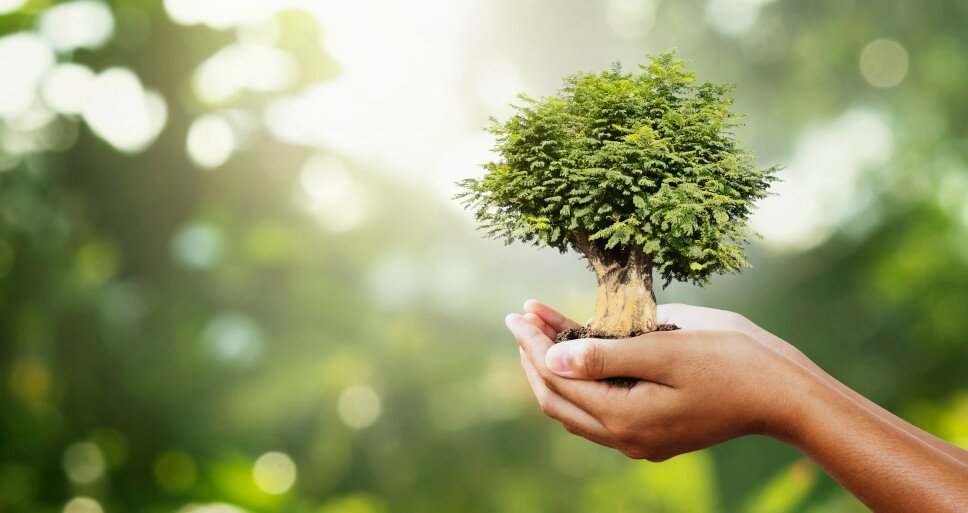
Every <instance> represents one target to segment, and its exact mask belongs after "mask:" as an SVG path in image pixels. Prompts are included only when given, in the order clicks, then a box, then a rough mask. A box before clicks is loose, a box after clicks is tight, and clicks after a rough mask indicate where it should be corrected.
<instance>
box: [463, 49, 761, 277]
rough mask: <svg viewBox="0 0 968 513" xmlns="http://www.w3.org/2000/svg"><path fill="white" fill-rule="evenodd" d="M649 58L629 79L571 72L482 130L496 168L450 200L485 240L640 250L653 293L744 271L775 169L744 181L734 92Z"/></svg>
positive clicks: (614, 73) (745, 156)
mask: <svg viewBox="0 0 968 513" xmlns="http://www.w3.org/2000/svg"><path fill="white" fill-rule="evenodd" d="M649 57H650V62H649V63H648V64H644V65H640V66H639V72H638V73H629V72H625V71H623V69H622V67H621V66H620V65H619V64H618V63H616V64H615V65H613V67H612V68H611V69H610V70H608V71H604V72H601V73H586V72H579V73H575V74H573V75H570V76H568V77H566V78H565V79H564V85H563V87H562V88H561V89H560V91H559V92H558V94H557V95H556V96H551V97H547V98H533V97H530V96H528V95H525V94H521V95H519V96H518V98H519V99H520V100H521V102H522V104H521V105H514V106H513V107H514V110H515V113H514V114H513V115H512V116H511V117H510V119H508V120H507V121H504V122H499V121H497V120H495V119H494V118H491V122H492V124H491V126H490V128H489V129H488V130H489V131H490V132H491V133H492V134H494V135H495V136H496V137H497V146H496V148H495V151H496V152H497V154H498V155H499V156H500V158H499V159H498V160H496V161H494V162H489V163H486V164H484V165H483V168H484V169H485V173H484V175H483V176H482V177H481V178H479V179H476V178H469V179H465V180H462V181H460V182H458V185H459V186H460V187H461V188H462V192H461V193H459V194H458V195H457V198H458V199H461V200H462V201H463V203H464V205H465V206H466V207H467V208H469V209H471V210H472V211H473V213H474V215H475V217H476V219H477V220H478V221H479V222H480V223H481V228H482V229H484V230H486V232H487V234H488V235H489V236H491V237H495V238H499V239H502V240H504V241H505V242H506V243H508V244H510V243H511V242H513V241H516V240H520V241H525V242H532V243H534V244H536V245H547V246H551V247H553V248H556V249H558V250H560V251H562V252H565V251H567V250H568V249H569V248H571V249H575V250H577V251H579V252H581V253H584V254H585V256H586V257H587V258H589V260H592V259H610V260H611V261H613V262H619V263H623V262H628V261H629V257H630V255H632V253H633V252H634V251H641V254H642V255H643V256H644V257H645V261H647V262H648V263H649V264H651V265H652V266H653V267H654V268H655V270H656V271H658V272H659V273H660V275H661V276H662V277H663V278H664V279H665V282H666V284H668V283H669V282H670V281H671V280H673V279H675V280H682V281H686V280H691V281H693V282H696V283H700V284H701V283H705V282H706V281H708V278H709V277H710V276H711V275H713V274H716V273H725V272H736V271H738V270H739V269H741V268H743V267H746V266H748V265H749V263H748V262H747V261H746V258H745V253H744V250H743V244H744V243H745V242H748V241H749V238H750V237H751V236H753V235H755V233H754V232H752V231H751V230H750V229H749V227H748V226H747V219H748V218H749V215H750V213H751V209H752V202H753V201H755V200H756V199H759V198H763V197H765V196H766V195H767V194H768V193H767V189H768V188H769V185H770V183H771V182H772V181H774V180H775V172H776V171H777V169H778V168H777V167H771V168H768V169H763V170H759V169H757V168H756V167H755V166H754V164H753V158H754V157H753V155H752V154H751V153H750V152H749V151H747V150H745V149H744V148H742V147H740V145H739V143H738V142H737V140H736V137H735V134H734V133H733V132H732V129H733V128H735V127H737V126H739V120H740V119H741V118H742V116H739V115H736V114H732V113H731V112H730V110H729V106H730V104H732V99H731V98H730V97H729V96H728V94H729V93H730V92H732V91H733V89H734V86H732V85H717V84H713V83H710V82H704V83H697V82H696V80H695V75H694V74H693V73H692V72H690V71H688V70H687V69H686V66H687V63H686V62H685V61H683V60H681V59H677V58H676V57H675V53H674V52H665V53H661V54H658V55H650V56H649ZM593 264H594V262H593Z"/></svg>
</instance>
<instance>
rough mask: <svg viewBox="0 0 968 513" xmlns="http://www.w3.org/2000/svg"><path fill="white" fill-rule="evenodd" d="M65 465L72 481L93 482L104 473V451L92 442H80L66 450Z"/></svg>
mask: <svg viewBox="0 0 968 513" xmlns="http://www.w3.org/2000/svg"><path fill="white" fill-rule="evenodd" d="M63 465H64V472H65V473H66V474H67V477H68V478H69V479H70V480H71V481H73V482H75V483H77V484H91V483H93V482H95V481H97V480H98V479H100V478H101V476H103V475H104V470H105V461H104V453H103V452H101V448H100V447H98V446H97V445H95V444H93V443H91V442H78V443H75V444H72V445H70V446H68V447H67V449H66V450H65V451H64V459H63Z"/></svg>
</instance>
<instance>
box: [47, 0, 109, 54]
mask: <svg viewBox="0 0 968 513" xmlns="http://www.w3.org/2000/svg"><path fill="white" fill-rule="evenodd" d="M40 33H41V35H43V36H44V39H46V40H47V41H48V42H50V45H51V46H52V47H53V48H54V49H55V50H57V51H58V52H71V51H74V50H77V49H78V48H87V49H92V50H93V49H97V48H100V47H101V46H103V45H104V44H105V43H106V42H107V41H108V40H109V39H110V38H111V36H112V35H113V33H114V17H113V16H112V15H111V11H110V9H109V8H108V6H107V5H106V4H105V3H103V2H100V1H97V0H72V1H70V2H65V3H62V4H57V5H54V6H53V7H51V8H50V9H48V10H46V11H44V14H43V15H42V16H41V17H40Z"/></svg>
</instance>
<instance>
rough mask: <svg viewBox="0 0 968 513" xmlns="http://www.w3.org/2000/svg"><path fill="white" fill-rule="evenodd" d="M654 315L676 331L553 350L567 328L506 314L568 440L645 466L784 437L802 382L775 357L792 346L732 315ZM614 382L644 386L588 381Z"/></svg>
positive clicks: (688, 311) (535, 315)
mask: <svg viewBox="0 0 968 513" xmlns="http://www.w3.org/2000/svg"><path fill="white" fill-rule="evenodd" d="M659 308H660V309H659V321H660V322H663V323H666V322H671V323H675V324H677V325H679V326H680V328H682V329H680V330H677V331H671V332H657V333H650V334H646V335H642V336H640V337H635V338H630V339H621V340H620V339H616V340H602V339H583V340H572V341H568V342H562V343H560V344H557V345H555V344H553V342H552V339H553V338H554V337H555V336H556V335H557V333H558V332H560V331H562V330H564V329H566V328H574V327H577V324H576V323H574V321H571V320H569V319H567V318H565V317H564V316H562V315H561V314H560V313H558V312H556V311H554V310H553V309H551V308H549V307H547V306H544V305H542V304H541V303H538V302H536V301H529V302H528V303H527V304H526V309H527V310H529V312H528V313H527V314H526V315H525V316H520V315H516V314H512V315H510V316H508V318H507V324H508V327H509V328H510V329H511V331H512V332H513V333H514V335H515V337H516V338H517V339H518V342H519V343H520V344H521V348H522V352H521V363H522V366H523V367H524V369H525V371H526V373H527V375H528V380H529V382H530V383H531V387H532V389H533V391H534V394H535V397H536V398H537V399H538V402H539V403H540V405H541V407H542V410H543V411H544V412H545V413H546V414H548V415H549V416H551V417H554V418H555V419H557V420H559V421H561V423H562V424H564V426H565V428H566V429H568V430H569V431H570V432H573V433H576V434H578V435H580V436H583V437H585V438H588V439H589V440H592V441H594V442H597V443H600V444H602V445H606V446H608V447H613V448H616V449H618V450H620V451H622V452H623V453H624V454H626V455H628V456H630V457H633V458H644V459H648V460H650V461H661V460H665V459H667V458H670V457H672V456H675V455H678V454H682V453H685V452H689V451H694V450H697V449H702V448H705V447H708V446H710V445H714V444H716V443H719V442H722V441H724V440H728V439H731V438H735V437H738V436H742V435H746V434H754V433H759V434H768V435H773V436H777V437H781V438H782V437H784V436H786V434H785V429H786V426H787V425H789V424H790V422H791V419H792V418H794V417H795V416H796V412H795V408H794V407H793V403H794V402H795V401H794V400H793V399H794V398H793V397H792V396H791V391H793V390H798V389H800V388H801V386H800V383H799V381H801V380H807V379H809V372H807V371H806V369H804V368H803V367H802V366H800V365H798V364H797V363H795V361H794V360H793V359H791V358H788V357H786V356H784V355H783V354H782V353H781V350H782V351H787V352H790V350H791V349H792V348H784V347H781V345H780V344H776V343H775V342H774V341H770V342H773V343H774V344H775V345H776V349H774V348H771V347H769V346H768V344H767V343H764V342H760V341H759V340H758V339H757V338H755V337H754V334H755V330H754V329H753V328H755V325H752V323H748V321H746V322H745V323H744V322H743V321H744V319H742V318H741V317H740V316H737V315H735V314H730V315H727V314H728V312H719V311H715V310H708V309H695V308H693V307H686V306H682V305H674V306H667V305H663V306H660V307H659ZM704 310H705V312H704ZM764 333H765V332H764ZM777 340H779V339H777ZM781 342H782V341H781ZM793 351H795V350H793ZM797 353H798V352H797ZM794 356H795V354H794ZM616 376H627V377H636V378H639V379H641V380H642V381H639V382H638V383H636V384H635V386H633V387H632V388H631V389H624V388H617V387H612V386H609V385H608V384H606V383H602V382H599V381H595V380H597V379H600V378H606V377H616Z"/></svg>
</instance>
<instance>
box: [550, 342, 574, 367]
mask: <svg viewBox="0 0 968 513" xmlns="http://www.w3.org/2000/svg"><path fill="white" fill-rule="evenodd" d="M568 349H569V348H568V344H567V343H565V342H561V343H558V344H555V345H553V346H551V347H550V348H549V349H548V353H547V354H545V364H547V365H548V368H549V369H551V370H553V371H555V372H558V373H562V372H571V365H570V364H569V363H568Z"/></svg>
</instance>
